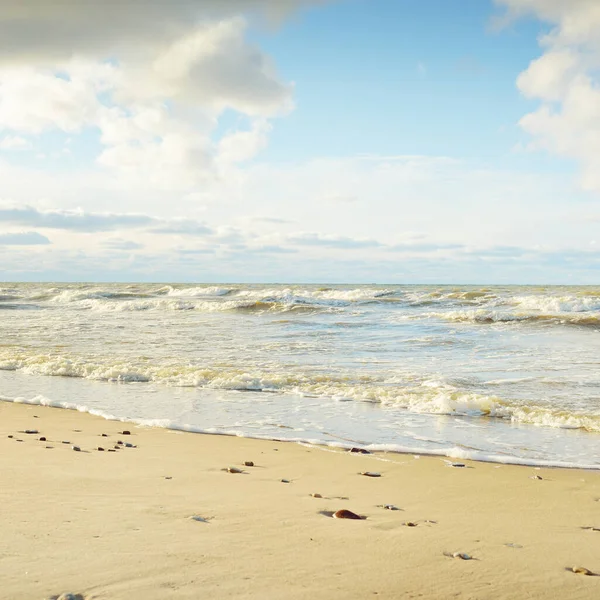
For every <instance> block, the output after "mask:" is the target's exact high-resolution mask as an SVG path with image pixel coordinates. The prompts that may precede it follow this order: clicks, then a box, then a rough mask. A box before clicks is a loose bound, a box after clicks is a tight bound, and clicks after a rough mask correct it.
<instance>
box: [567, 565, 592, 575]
mask: <svg viewBox="0 0 600 600" xmlns="http://www.w3.org/2000/svg"><path fill="white" fill-rule="evenodd" d="M571 571H573V573H577V574H578V575H596V573H593V572H592V571H590V570H589V569H586V568H585V567H573V568H572V569H571Z"/></svg>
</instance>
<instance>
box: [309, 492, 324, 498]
mask: <svg viewBox="0 0 600 600" xmlns="http://www.w3.org/2000/svg"><path fill="white" fill-rule="evenodd" d="M311 496H312V497H313V498H322V497H323V496H321V494H317V493H314V494H311Z"/></svg>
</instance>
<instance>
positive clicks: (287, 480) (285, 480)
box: [281, 479, 291, 483]
mask: <svg viewBox="0 0 600 600" xmlns="http://www.w3.org/2000/svg"><path fill="white" fill-rule="evenodd" d="M281 483H291V482H290V480H289V479H282V480H281Z"/></svg>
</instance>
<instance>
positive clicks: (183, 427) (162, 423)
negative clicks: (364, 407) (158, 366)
mask: <svg viewBox="0 0 600 600" xmlns="http://www.w3.org/2000/svg"><path fill="white" fill-rule="evenodd" d="M0 401H4V402H13V403H15V404H29V405H35V406H49V407H52V408H61V409H66V410H76V411H78V412H82V413H89V414H91V415H94V416H97V417H101V418H103V419H106V420H109V421H119V422H123V423H132V424H135V425H138V426H141V427H159V428H162V429H169V430H173V431H183V432H188V433H198V434H210V435H229V436H235V437H244V438H250V439H262V440H272V441H276V442H290V443H298V444H303V445H306V444H308V445H311V446H315V447H317V448H318V447H321V448H323V449H327V448H336V449H350V448H352V447H353V446H354V445H355V444H352V443H347V442H339V441H325V440H322V439H319V438H314V437H311V438H303V437H290V438H282V437H277V436H271V435H264V434H262V435H261V434H260V433H259V434H256V433H253V434H252V435H248V433H247V432H244V431H240V430H237V429H219V428H215V427H208V428H201V427H196V426H192V425H188V424H185V423H178V422H175V421H172V420H169V419H128V418H121V417H118V416H116V415H113V414H110V413H106V412H104V411H101V410H96V409H90V408H88V407H86V406H81V405H77V404H73V403H69V402H57V401H53V400H50V399H49V398H46V397H44V396H39V395H38V396H34V397H32V398H23V397H17V398H8V397H6V396H1V395H0ZM364 448H365V449H366V450H369V451H370V452H380V453H386V452H389V453H395V454H408V455H428V456H440V457H447V458H455V459H462V460H473V461H481V462H491V463H500V464H512V465H523V466H532V467H561V468H577V469H589V470H600V465H597V464H590V463H578V462H567V461H552V460H538V459H529V458H520V457H515V456H508V455H502V454H495V453H485V452H480V451H477V450H471V449H465V448H462V447H458V446H448V447H446V448H439V449H437V448H436V449H435V450H434V449H431V448H425V447H419V446H408V445H400V444H367V445H365V446H364ZM361 457H363V458H370V459H373V460H386V458H385V456H381V455H378V454H374V455H361Z"/></svg>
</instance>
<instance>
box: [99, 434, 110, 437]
mask: <svg viewBox="0 0 600 600" xmlns="http://www.w3.org/2000/svg"><path fill="white" fill-rule="evenodd" d="M100 435H101V436H102V437H108V434H107V433H102V434H100Z"/></svg>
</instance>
